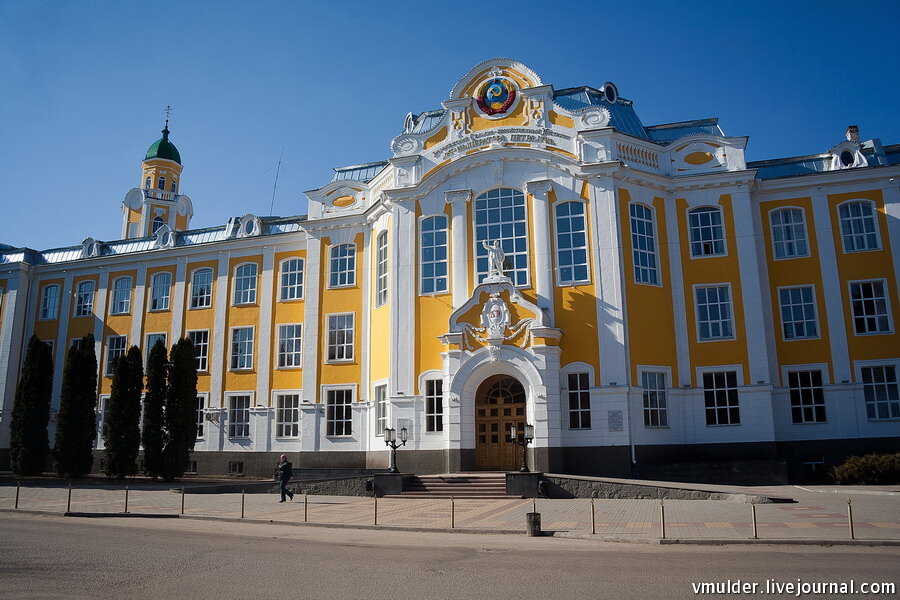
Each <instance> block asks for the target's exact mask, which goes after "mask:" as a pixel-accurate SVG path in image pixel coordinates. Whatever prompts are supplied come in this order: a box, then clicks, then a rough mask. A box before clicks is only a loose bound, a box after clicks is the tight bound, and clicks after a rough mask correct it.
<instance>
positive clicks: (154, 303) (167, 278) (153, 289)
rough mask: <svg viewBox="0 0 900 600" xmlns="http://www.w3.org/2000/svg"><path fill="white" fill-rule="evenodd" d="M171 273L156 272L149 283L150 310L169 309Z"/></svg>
mask: <svg viewBox="0 0 900 600" xmlns="http://www.w3.org/2000/svg"><path fill="white" fill-rule="evenodd" d="M171 289H172V274H171V273H165V272H163V273H157V274H156V275H154V276H153V280H152V283H151V284H150V310H169V295H170V292H171Z"/></svg>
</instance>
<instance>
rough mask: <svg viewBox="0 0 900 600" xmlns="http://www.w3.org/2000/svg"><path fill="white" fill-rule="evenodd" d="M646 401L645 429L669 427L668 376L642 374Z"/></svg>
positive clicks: (655, 373) (645, 372)
mask: <svg viewBox="0 0 900 600" xmlns="http://www.w3.org/2000/svg"><path fill="white" fill-rule="evenodd" d="M641 386H642V387H643V400H644V427H668V426H669V406H668V398H667V391H666V374H665V373H663V372H654V371H644V372H643V373H641Z"/></svg>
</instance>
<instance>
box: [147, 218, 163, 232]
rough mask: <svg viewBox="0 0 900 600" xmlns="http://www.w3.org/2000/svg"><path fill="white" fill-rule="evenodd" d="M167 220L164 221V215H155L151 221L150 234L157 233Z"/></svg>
mask: <svg viewBox="0 0 900 600" xmlns="http://www.w3.org/2000/svg"><path fill="white" fill-rule="evenodd" d="M165 224H166V222H165V221H163V218H162V217H154V218H153V221H151V223H150V235H156V232H157V231H159V228H160V227H162V226H163V225H165Z"/></svg>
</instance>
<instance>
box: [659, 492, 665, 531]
mask: <svg viewBox="0 0 900 600" xmlns="http://www.w3.org/2000/svg"><path fill="white" fill-rule="evenodd" d="M659 537H660V539H663V540H664V539H666V505H665V504H663V501H662V498H660V500H659Z"/></svg>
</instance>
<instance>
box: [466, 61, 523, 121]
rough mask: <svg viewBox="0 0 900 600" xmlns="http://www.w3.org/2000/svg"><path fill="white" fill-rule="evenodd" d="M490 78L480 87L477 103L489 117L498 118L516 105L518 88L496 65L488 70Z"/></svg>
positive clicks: (476, 97)
mask: <svg viewBox="0 0 900 600" xmlns="http://www.w3.org/2000/svg"><path fill="white" fill-rule="evenodd" d="M488 77H489V79H488V80H487V81H485V82H484V83H482V84H481V85H480V86H479V87H478V91H477V92H476V93H475V104H476V105H477V106H478V110H480V111H481V112H482V113H484V115H485V116H486V117H488V118H498V117H501V116H503V115H504V114H505V113H507V112H509V110H510V109H511V108H512V107H513V106H514V105H515V103H516V100H518V97H519V96H518V89H517V86H516V84H515V82H514V81H513V80H512V79H509V78H508V77H503V76H502V71H501V70H500V69H499V68H497V67H494V68H493V69H491V70H490V71H489V72H488Z"/></svg>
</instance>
